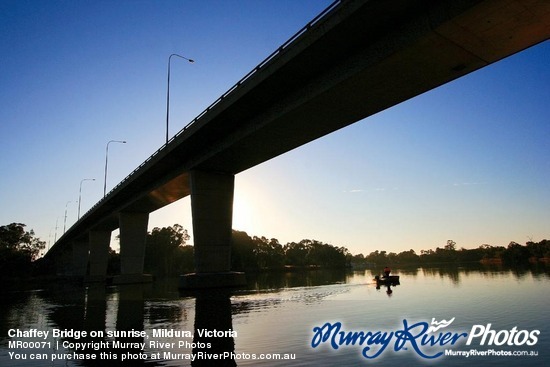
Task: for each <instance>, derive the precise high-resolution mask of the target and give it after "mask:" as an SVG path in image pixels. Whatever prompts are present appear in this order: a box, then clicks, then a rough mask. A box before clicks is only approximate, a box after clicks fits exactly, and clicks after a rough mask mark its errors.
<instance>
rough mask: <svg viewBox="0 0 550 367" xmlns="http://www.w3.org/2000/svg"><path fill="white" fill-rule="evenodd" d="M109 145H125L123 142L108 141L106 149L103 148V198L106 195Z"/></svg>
mask: <svg viewBox="0 0 550 367" xmlns="http://www.w3.org/2000/svg"><path fill="white" fill-rule="evenodd" d="M111 143H122V144H126V141H124V140H109V142H108V143H107V148H105V181H104V182H103V197H105V195H106V194H107V160H108V158H109V144H111Z"/></svg>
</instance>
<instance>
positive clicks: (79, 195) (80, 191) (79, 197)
mask: <svg viewBox="0 0 550 367" xmlns="http://www.w3.org/2000/svg"><path fill="white" fill-rule="evenodd" d="M84 181H95V178H84V179H82V180H81V181H80V189H79V190H78V219H80V201H81V199H82V182H84Z"/></svg>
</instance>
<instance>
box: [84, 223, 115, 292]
mask: <svg viewBox="0 0 550 367" xmlns="http://www.w3.org/2000/svg"><path fill="white" fill-rule="evenodd" d="M89 239H90V274H89V276H88V277H87V278H86V281H88V282H103V281H105V279H106V278H107V265H108V262H109V247H110V244H111V231H109V230H101V231H100V230H96V231H90V238H89Z"/></svg>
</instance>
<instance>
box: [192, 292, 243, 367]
mask: <svg viewBox="0 0 550 367" xmlns="http://www.w3.org/2000/svg"><path fill="white" fill-rule="evenodd" d="M230 296H231V293H230V291H224V290H214V291H210V292H208V291H202V292H196V293H195V297H196V300H195V328H194V329H195V330H194V337H193V343H194V347H193V355H194V357H195V360H194V361H193V362H192V363H191V365H192V366H212V360H209V359H207V358H203V355H206V354H208V353H210V354H218V355H225V356H228V357H227V358H224V359H222V360H218V361H216V365H217V366H236V365H237V364H236V362H235V359H234V357H233V356H234V354H235V339H234V338H233V336H232V335H231V334H230V333H231V332H232V331H233V319H232V317H231V299H230ZM205 331H207V332H208V334H204V333H205ZM214 331H218V332H220V333H225V335H224V336H222V337H219V336H217V335H215V334H214Z"/></svg>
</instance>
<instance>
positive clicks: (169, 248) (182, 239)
mask: <svg viewBox="0 0 550 367" xmlns="http://www.w3.org/2000/svg"><path fill="white" fill-rule="evenodd" d="M187 241H189V234H188V233H187V230H186V229H184V228H183V227H182V226H181V225H179V224H174V225H173V226H171V227H163V228H157V227H155V228H153V230H152V231H151V233H148V234H147V242H146V244H145V263H144V267H145V271H146V272H149V273H152V274H155V275H177V274H181V273H184V272H188V271H191V270H192V269H193V247H192V246H189V245H187Z"/></svg>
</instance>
